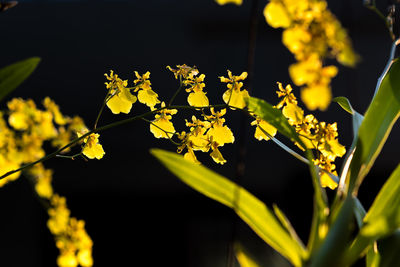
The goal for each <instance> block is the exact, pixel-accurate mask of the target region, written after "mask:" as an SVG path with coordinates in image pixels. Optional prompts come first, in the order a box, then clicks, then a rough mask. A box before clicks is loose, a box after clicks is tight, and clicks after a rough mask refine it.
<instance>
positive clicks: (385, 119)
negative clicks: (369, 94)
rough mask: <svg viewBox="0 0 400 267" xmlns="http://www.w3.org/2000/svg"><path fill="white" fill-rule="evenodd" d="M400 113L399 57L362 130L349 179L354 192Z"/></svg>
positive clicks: (371, 105) (385, 79)
mask: <svg viewBox="0 0 400 267" xmlns="http://www.w3.org/2000/svg"><path fill="white" fill-rule="evenodd" d="M399 115H400V61H399V60H396V61H394V62H393V64H392V66H391V68H390V69H389V71H388V72H387V74H386V76H385V77H384V79H383V81H382V84H381V86H380V88H379V91H378V93H377V94H376V96H375V97H374V99H373V100H372V102H371V104H370V106H369V108H368V110H367V112H366V114H365V116H364V120H363V122H362V123H361V126H360V129H359V131H358V139H357V145H356V151H355V153H354V157H353V160H352V162H351V165H350V171H349V178H348V180H347V181H346V183H347V184H348V188H349V190H350V191H353V190H354V191H358V187H359V185H360V184H361V182H362V181H363V179H364V177H365V176H366V175H367V173H368V172H369V170H370V169H371V167H372V165H373V163H374V162H375V159H376V157H377V156H378V155H379V153H380V151H381V150H382V147H383V145H384V143H385V141H386V139H387V138H388V136H389V133H390V131H391V129H392V127H393V125H394V123H395V122H396V120H397V119H398V117H399Z"/></svg>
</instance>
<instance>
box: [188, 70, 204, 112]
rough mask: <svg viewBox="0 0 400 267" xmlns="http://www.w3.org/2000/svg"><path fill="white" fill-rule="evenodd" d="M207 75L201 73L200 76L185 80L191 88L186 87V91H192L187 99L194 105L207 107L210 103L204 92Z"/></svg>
mask: <svg viewBox="0 0 400 267" xmlns="http://www.w3.org/2000/svg"><path fill="white" fill-rule="evenodd" d="M205 77H206V76H205V75H204V74H201V75H200V76H199V77H189V78H187V79H185V80H184V81H183V84H185V85H189V88H186V92H188V93H190V94H189V96H188V98H187V101H188V103H189V105H191V106H193V107H207V106H208V105H209V101H208V98H207V96H206V93H205V92H203V88H204V86H205V84H204V78H205Z"/></svg>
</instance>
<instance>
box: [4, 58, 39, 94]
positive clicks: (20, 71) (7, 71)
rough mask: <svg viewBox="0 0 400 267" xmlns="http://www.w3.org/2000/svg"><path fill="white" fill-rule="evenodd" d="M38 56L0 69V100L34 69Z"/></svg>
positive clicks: (37, 62)
mask: <svg viewBox="0 0 400 267" xmlns="http://www.w3.org/2000/svg"><path fill="white" fill-rule="evenodd" d="M39 62H40V58H38V57H32V58H28V59H25V60H22V61H19V62H16V63H14V64H11V65H9V66H7V67H4V68H2V69H0V101H1V100H3V98H4V97H6V96H7V95H8V94H9V93H11V92H12V91H13V90H14V89H15V88H17V87H18V86H19V85H20V84H21V83H22V82H23V81H24V80H25V79H26V78H28V77H29V76H30V75H31V73H32V72H33V71H34V70H35V69H36V67H37V65H38V64H39Z"/></svg>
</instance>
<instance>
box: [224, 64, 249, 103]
mask: <svg viewBox="0 0 400 267" xmlns="http://www.w3.org/2000/svg"><path fill="white" fill-rule="evenodd" d="M219 78H220V80H221V82H223V83H227V85H226V87H228V90H226V91H225V93H224V94H223V95H222V99H223V100H224V102H225V103H226V104H228V105H230V106H232V107H236V108H244V107H245V106H246V101H245V99H246V98H248V97H249V92H248V91H247V90H245V89H244V90H240V89H241V88H242V87H243V83H242V82H241V81H243V80H244V79H246V78H247V72H242V74H241V75H239V76H235V75H232V72H231V71H230V70H228V78H225V77H223V76H221V77H219Z"/></svg>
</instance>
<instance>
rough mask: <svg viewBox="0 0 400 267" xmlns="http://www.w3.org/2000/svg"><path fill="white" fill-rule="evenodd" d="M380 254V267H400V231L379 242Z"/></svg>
mask: <svg viewBox="0 0 400 267" xmlns="http://www.w3.org/2000/svg"><path fill="white" fill-rule="evenodd" d="M378 251H379V254H377V255H378V257H377V258H375V259H376V260H377V262H379V263H378V264H379V265H378V264H376V265H375V266H379V267H392V266H400V230H396V231H395V232H394V233H393V234H392V235H390V236H388V237H385V238H383V239H381V240H379V241H378Z"/></svg>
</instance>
